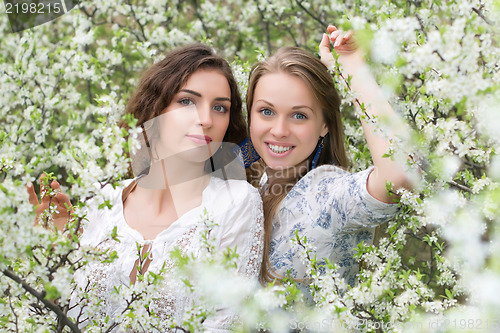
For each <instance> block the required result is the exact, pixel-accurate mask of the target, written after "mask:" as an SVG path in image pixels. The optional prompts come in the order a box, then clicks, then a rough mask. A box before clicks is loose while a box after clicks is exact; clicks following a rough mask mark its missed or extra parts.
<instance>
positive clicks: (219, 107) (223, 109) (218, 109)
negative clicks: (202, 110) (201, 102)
mask: <svg viewBox="0 0 500 333" xmlns="http://www.w3.org/2000/svg"><path fill="white" fill-rule="evenodd" d="M213 109H214V110H215V111H216V112H220V113H226V112H227V108H226V107H225V106H224V105H215V106H214V107H213Z"/></svg>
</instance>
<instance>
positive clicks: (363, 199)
mask: <svg viewBox="0 0 500 333" xmlns="http://www.w3.org/2000/svg"><path fill="white" fill-rule="evenodd" d="M372 170H373V167H370V168H368V169H366V170H364V171H361V172H356V173H349V172H347V171H345V170H342V169H340V168H338V167H335V166H333V165H323V166H321V167H318V168H316V169H314V170H312V171H310V172H309V173H308V174H307V175H306V176H304V178H303V179H301V180H300V181H299V182H298V183H297V184H296V186H294V188H293V190H292V191H291V192H290V193H289V195H288V197H287V200H288V201H289V202H286V204H287V205H285V206H286V207H288V206H290V205H291V206H292V208H293V211H291V212H289V215H290V214H292V215H294V216H295V215H303V216H307V219H308V220H309V222H307V224H310V225H311V226H318V227H320V228H321V229H323V230H325V231H326V230H328V231H329V232H331V233H333V234H337V233H343V232H353V231H360V230H363V229H368V228H373V227H376V226H377V225H379V224H381V223H383V222H385V221H387V220H389V219H390V218H391V217H393V216H394V214H395V213H396V211H397V209H398V205H396V204H388V203H384V202H381V201H379V200H377V199H375V198H374V197H372V196H371V195H370V194H369V193H368V191H367V189H366V181H367V179H368V175H369V174H370V172H371V171H372Z"/></svg>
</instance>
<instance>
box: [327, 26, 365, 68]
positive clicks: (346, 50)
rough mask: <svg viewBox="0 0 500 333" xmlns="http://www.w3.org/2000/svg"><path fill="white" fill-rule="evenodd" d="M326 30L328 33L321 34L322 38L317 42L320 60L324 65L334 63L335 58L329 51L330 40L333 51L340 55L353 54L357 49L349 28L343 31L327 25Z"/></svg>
mask: <svg viewBox="0 0 500 333" xmlns="http://www.w3.org/2000/svg"><path fill="white" fill-rule="evenodd" d="M327 31H328V34H323V38H322V39H321V43H320V44H319V54H320V56H321V62H323V64H325V66H327V67H329V66H331V65H333V64H335V58H334V57H333V55H332V52H331V51H330V41H332V43H333V48H334V49H335V52H337V53H338V54H339V55H340V56H346V55H350V54H354V53H356V52H357V51H358V50H359V48H358V45H357V43H356V41H355V40H354V38H353V32H352V31H351V30H349V31H348V32H346V33H344V32H342V31H340V30H338V29H337V28H336V27H335V26H333V25H329V26H328V28H327Z"/></svg>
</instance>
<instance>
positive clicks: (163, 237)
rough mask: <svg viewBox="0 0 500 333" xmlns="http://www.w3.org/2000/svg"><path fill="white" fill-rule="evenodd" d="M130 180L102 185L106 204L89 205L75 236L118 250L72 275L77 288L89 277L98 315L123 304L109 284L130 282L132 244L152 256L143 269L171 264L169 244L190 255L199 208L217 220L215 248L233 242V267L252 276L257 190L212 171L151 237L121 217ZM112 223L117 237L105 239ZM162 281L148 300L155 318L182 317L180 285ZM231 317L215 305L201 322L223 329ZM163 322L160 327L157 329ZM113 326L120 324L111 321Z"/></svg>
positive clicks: (257, 247) (195, 245)
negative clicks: (198, 195) (164, 286)
mask: <svg viewBox="0 0 500 333" xmlns="http://www.w3.org/2000/svg"><path fill="white" fill-rule="evenodd" d="M131 181H132V180H127V181H125V182H124V184H123V186H122V187H118V188H116V189H113V188H112V187H111V186H110V185H107V186H106V187H104V188H103V190H102V191H103V192H104V196H105V198H106V199H107V200H109V202H110V203H111V204H112V205H113V206H112V208H111V209H107V208H105V209H101V210H98V209H91V210H90V211H89V212H88V215H87V218H88V223H87V224H86V225H85V226H84V232H83V234H82V237H81V244H82V245H91V246H94V247H98V248H101V249H107V248H109V249H110V250H112V251H116V252H117V254H118V256H119V257H118V259H116V260H115V261H114V262H112V263H111V264H94V265H91V267H86V268H85V269H83V270H80V271H78V272H77V274H76V275H75V280H76V282H77V284H78V286H80V287H81V288H82V289H84V288H85V286H86V285H87V284H88V282H90V283H91V285H94V286H95V289H97V290H98V293H99V295H97V296H98V297H100V298H101V299H102V300H103V304H102V308H101V309H100V310H101V313H100V314H99V315H104V316H106V315H109V316H110V319H111V320H113V317H114V315H115V314H117V313H119V312H120V311H122V310H123V307H122V306H123V304H122V305H120V304H119V302H116V299H115V298H116V296H115V295H113V289H114V287H118V286H120V285H125V286H129V285H130V278H129V275H130V273H131V271H132V269H133V267H134V264H135V262H136V260H137V259H138V250H137V244H139V245H141V246H143V245H145V244H148V245H150V249H151V255H150V257H151V258H152V261H151V264H150V265H149V267H148V269H147V273H146V274H148V273H149V272H153V273H158V272H159V271H160V269H161V268H162V266H163V265H164V264H166V267H167V270H168V267H169V265H171V264H172V263H171V261H170V259H169V255H170V252H171V251H172V250H173V249H174V247H179V248H180V249H181V250H182V252H184V253H188V254H193V255H194V256H196V255H197V254H199V253H200V251H201V250H200V247H201V243H200V242H201V238H200V237H199V235H197V234H199V231H200V229H203V227H204V224H203V221H202V218H201V216H202V214H203V210H204V209H205V208H206V209H207V211H208V213H209V214H210V216H211V217H212V218H213V221H214V222H215V223H216V224H217V225H218V226H217V227H215V228H214V229H213V230H211V232H210V237H211V238H212V237H213V238H214V239H215V240H216V248H217V249H220V250H224V249H226V248H235V247H236V250H237V253H238V255H239V257H238V260H237V264H238V271H239V272H240V273H242V274H244V275H246V276H248V277H250V278H252V279H256V278H257V277H258V274H259V273H260V264H261V261H262V251H263V235H264V229H263V216H262V201H261V198H260V195H259V193H258V191H257V190H256V189H255V188H253V187H252V186H251V185H249V184H248V183H247V182H246V181H241V180H229V181H224V180H222V179H220V178H217V177H213V176H212V177H211V179H210V183H209V185H208V186H207V187H206V188H205V190H204V191H203V194H202V204H201V205H200V206H199V207H196V208H194V209H192V210H190V211H188V212H187V213H185V214H184V215H182V216H181V217H180V218H179V219H178V220H177V221H175V222H174V223H173V224H171V226H170V227H168V228H167V229H165V230H163V231H162V232H161V233H159V234H158V235H157V237H156V238H155V239H154V240H144V238H143V236H142V235H141V234H140V233H139V232H138V231H136V230H134V229H132V228H131V227H130V226H129V225H128V224H127V222H126V221H125V218H124V215H123V203H122V190H123V188H124V187H126V186H127V185H129V184H130V183H131ZM115 227H116V228H117V235H118V239H119V242H117V241H114V240H112V239H109V235H110V234H111V233H112V230H113V228H115ZM168 284H169V285H170V288H169V290H168V292H165V293H163V294H160V295H158V301H157V302H155V304H153V305H152V306H153V307H154V310H155V312H156V313H157V314H158V315H159V317H160V318H163V317H166V316H167V315H172V316H173V317H174V318H175V319H176V320H178V321H180V322H181V323H182V316H183V313H184V311H185V309H184V307H185V306H188V304H187V303H189V302H187V301H186V299H185V298H187V296H186V295H184V294H182V292H181V290H182V288H180V289H178V290H170V289H172V288H171V285H172V284H171V281H168ZM191 302H192V300H191ZM73 313H75V310H74V311H73ZM74 315H76V314H74ZM90 319H92V318H90ZM233 319H234V318H233V316H232V315H230V314H228V312H227V311H217V314H216V315H215V316H214V317H209V318H207V320H205V322H204V323H203V325H204V327H205V328H206V329H207V330H210V331H214V332H217V331H226V330H229V329H230V327H231V324H232V320H233ZM166 328H167V327H162V331H163V330H165V329H166ZM116 331H121V329H120V328H119V327H117V330H116Z"/></svg>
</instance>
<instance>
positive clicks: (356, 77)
mask: <svg viewBox="0 0 500 333" xmlns="http://www.w3.org/2000/svg"><path fill="white" fill-rule="evenodd" d="M327 30H328V33H329V35H328V34H324V35H323V38H322V40H321V43H320V45H319V52H320V56H321V61H322V62H323V63H324V64H325V65H326V66H327V67H329V66H331V65H334V64H335V58H334V56H333V55H332V52H331V51H330V40H331V41H332V42H333V47H334V49H335V51H336V52H337V54H338V55H339V58H338V61H339V62H340V65H341V67H342V75H343V77H344V78H346V79H347V77H348V76H351V81H350V87H351V89H352V90H353V91H354V92H355V93H356V95H357V99H358V101H359V102H360V103H361V104H364V105H365V108H366V114H367V115H368V117H376V118H379V119H390V120H391V122H399V123H400V124H401V125H404V123H403V121H402V119H401V118H400V117H399V116H398V115H397V114H396V113H395V112H394V110H393V108H392V106H391V105H390V104H389V102H388V101H387V99H386V98H385V97H384V95H383V93H382V90H381V89H380V87H379V85H378V84H377V82H376V81H375V78H374V77H373V75H372V74H371V73H370V71H369V68H368V65H367V64H366V63H365V61H364V59H363V54H362V51H361V50H360V49H359V48H358V47H357V45H356V43H355V40H354V38H353V33H352V32H351V31H349V32H347V33H342V32H341V31H339V30H337V28H336V27H334V26H331V25H330V26H328V29H327ZM355 104H356V103H355ZM356 106H357V107H359V105H356ZM361 126H362V127H363V132H364V134H365V138H366V141H367V143H368V148H369V149H370V154H371V156H372V160H373V165H374V166H375V167H374V170H373V171H372V172H371V174H370V176H369V177H368V181H367V184H366V187H367V190H368V193H370V194H371V195H372V196H373V197H374V198H376V199H378V200H380V201H383V202H388V203H391V202H393V201H392V199H391V198H390V197H389V195H388V193H387V190H386V181H387V182H391V183H392V189H393V190H397V189H398V188H401V187H405V188H411V187H412V186H411V183H410V181H409V179H408V177H407V174H406V173H405V171H404V169H403V166H402V165H401V164H400V163H398V162H397V161H393V160H392V159H390V158H384V157H382V156H383V155H384V154H385V153H386V152H387V151H388V148H389V139H386V138H384V137H382V136H381V135H380V134H379V133H375V132H374V126H373V125H372V124H369V123H367V122H366V120H364V119H362V120H361ZM392 128H399V129H402V128H404V126H395V127H392ZM387 134H388V135H387V137H388V138H391V137H394V136H395V135H396V134H397V133H394V132H391V133H387Z"/></svg>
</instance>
